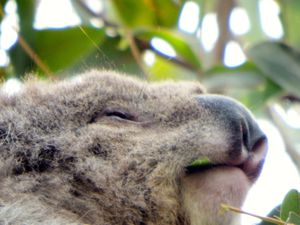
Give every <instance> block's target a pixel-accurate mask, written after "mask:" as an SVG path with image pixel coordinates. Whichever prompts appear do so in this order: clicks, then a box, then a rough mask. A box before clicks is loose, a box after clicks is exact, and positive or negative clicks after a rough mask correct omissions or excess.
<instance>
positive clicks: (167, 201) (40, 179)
mask: <svg viewBox="0 0 300 225" xmlns="http://www.w3.org/2000/svg"><path fill="white" fill-rule="evenodd" d="M0 106H1V109H0V171H1V172H0V179H1V180H2V182H1V184H0V218H4V221H9V222H11V223H12V224H19V223H21V222H22V223H23V224H26V223H30V224H36V223H42V224H63V223H75V222H76V223H77V224H78V223H89V224H101V225H102V224H103V225H106V224H111V225H113V224H116V225H118V224H120V225H121V224H122V225H123V224H128V225H129V224H132V225H133V224H138V225H142V224H149V225H160V224H161V225H168V224H169V225H176V224H177V225H221V224H226V225H227V224H233V223H234V221H235V219H234V218H233V217H232V215H231V214H225V215H220V213H219V211H220V204H222V203H226V204H230V205H233V206H236V207H240V206H241V204H242V202H243V200H244V198H245V195H246V193H247V191H248V189H249V187H250V186H251V184H252V183H253V182H254V181H255V179H256V178H257V176H258V175H259V172H260V170H261V167H262V164H263V160H264V157H265V154H266V150H265V145H266V138H265V135H264V134H263V133H262V132H261V131H260V129H259V127H258V125H257V124H256V123H255V121H254V119H253V118H252V116H251V114H250V113H249V112H248V111H247V110H246V109H245V108H244V107H243V106H242V105H241V104H239V103H237V102H236V101H234V100H232V99H229V98H226V97H221V96H217V95H209V94H206V93H205V92H204V91H203V88H202V87H201V86H200V85H199V84H195V83H160V84H149V83H145V82H141V81H137V80H134V79H132V78H128V77H125V76H122V75H118V74H115V73H113V72H99V71H91V72H89V73H86V74H83V75H81V76H79V77H78V79H77V81H76V82H75V81H71V80H69V81H63V82H58V83H54V84H45V83H39V82H28V83H27V84H25V87H24V88H23V90H22V92H21V93H20V94H18V95H15V96H12V97H7V96H4V95H3V96H1V97H0ZM203 158H205V159H209V161H210V163H211V166H210V167H209V168H193V169H191V167H189V166H190V165H191V163H192V162H193V161H195V160H197V159H203ZM20 199H21V200H20ZM49 209H50V210H49ZM15 212H18V216H12V215H14V213H15ZM41 221H42V222H41Z"/></svg>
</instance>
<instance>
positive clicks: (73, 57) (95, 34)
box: [35, 27, 105, 72]
mask: <svg viewBox="0 0 300 225" xmlns="http://www.w3.org/2000/svg"><path fill="white" fill-rule="evenodd" d="M82 29H83V30H84V32H83V31H82ZM82 29H80V28H78V27H76V28H65V29H62V30H58V29H57V30H40V31H36V43H35V51H36V53H37V54H38V56H39V57H40V58H41V59H42V60H43V62H44V63H46V64H47V65H48V66H49V68H50V70H51V71H52V72H56V71H59V70H61V69H64V68H66V67H68V66H71V65H73V64H74V63H76V62H78V61H79V60H81V59H82V58H83V57H84V56H87V55H88V54H89V53H90V52H91V51H92V50H94V49H95V48H97V45H100V44H101V43H102V42H103V39H104V37H105V34H104V30H101V29H96V28H91V27H82ZM85 33H86V35H87V36H86V35H85ZM95 45H96V46H95Z"/></svg>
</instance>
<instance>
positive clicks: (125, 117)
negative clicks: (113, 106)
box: [104, 110, 134, 121]
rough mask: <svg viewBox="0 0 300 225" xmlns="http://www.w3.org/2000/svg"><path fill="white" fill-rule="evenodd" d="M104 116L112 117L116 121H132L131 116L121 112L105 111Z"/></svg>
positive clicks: (132, 117)
mask: <svg viewBox="0 0 300 225" xmlns="http://www.w3.org/2000/svg"><path fill="white" fill-rule="evenodd" d="M104 115H105V116H107V117H114V118H116V119H122V120H131V121H134V116H133V115H131V114H129V113H128V112H125V111H122V110H107V111H105V113H104Z"/></svg>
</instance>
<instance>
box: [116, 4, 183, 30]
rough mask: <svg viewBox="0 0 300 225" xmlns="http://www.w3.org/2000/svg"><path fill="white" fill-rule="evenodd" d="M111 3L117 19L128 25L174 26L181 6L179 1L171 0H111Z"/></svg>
mask: <svg viewBox="0 0 300 225" xmlns="http://www.w3.org/2000/svg"><path fill="white" fill-rule="evenodd" d="M112 3H113V6H114V8H115V10H116V12H117V14H118V16H119V19H120V20H121V22H122V23H123V24H124V25H126V26H128V27H148V26H166V27H171V26H174V25H175V23H176V21H177V18H178V16H179V12H180V8H181V2H177V1H172V0H164V1H161V0H142V1H136V0H112ZM166 12H168V13H166Z"/></svg>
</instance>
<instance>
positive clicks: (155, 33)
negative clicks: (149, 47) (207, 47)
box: [134, 28, 201, 71]
mask: <svg viewBox="0 0 300 225" xmlns="http://www.w3.org/2000/svg"><path fill="white" fill-rule="evenodd" d="M134 35H135V36H136V37H137V38H139V39H141V40H144V41H145V42H150V40H151V39H152V38H154V37H158V38H161V39H163V40H165V41H166V42H168V43H169V44H170V45H171V46H172V47H173V48H174V49H175V51H176V53H177V55H178V56H177V57H178V58H179V59H181V60H183V61H185V62H187V63H189V64H190V65H191V66H192V67H194V70H196V71H199V70H201V62H200V60H199V57H198V56H197V54H196V53H195V52H194V50H193V49H192V48H191V46H190V45H189V42H190V41H191V40H189V39H187V37H185V36H183V35H181V34H180V33H176V32H174V31H170V30H168V29H162V28H157V29H138V30H135V32H134Z"/></svg>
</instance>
